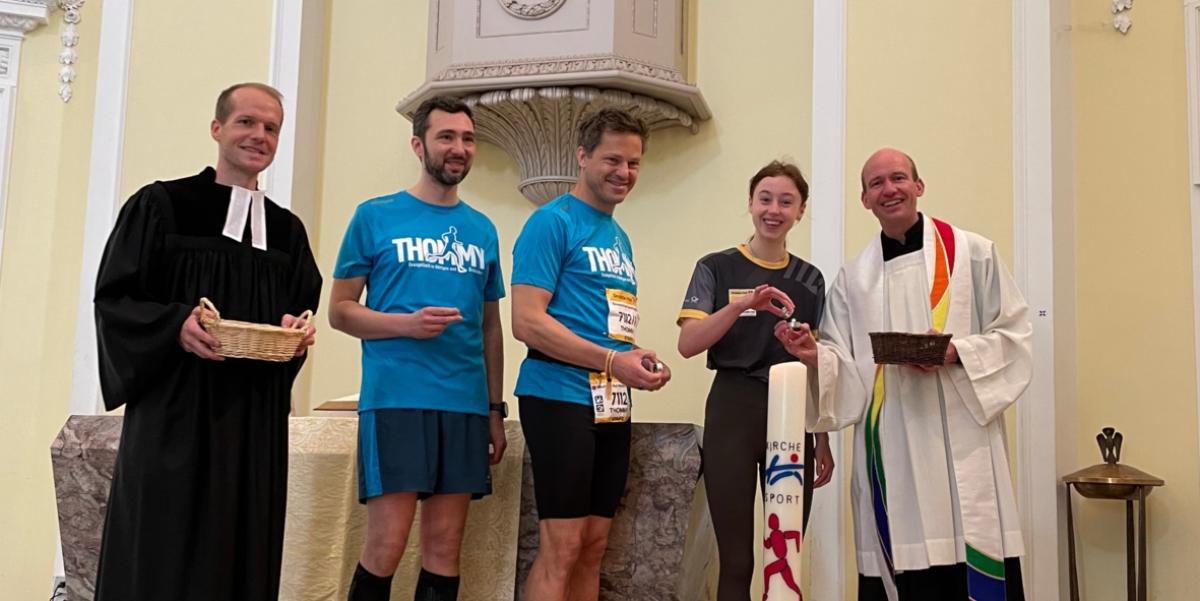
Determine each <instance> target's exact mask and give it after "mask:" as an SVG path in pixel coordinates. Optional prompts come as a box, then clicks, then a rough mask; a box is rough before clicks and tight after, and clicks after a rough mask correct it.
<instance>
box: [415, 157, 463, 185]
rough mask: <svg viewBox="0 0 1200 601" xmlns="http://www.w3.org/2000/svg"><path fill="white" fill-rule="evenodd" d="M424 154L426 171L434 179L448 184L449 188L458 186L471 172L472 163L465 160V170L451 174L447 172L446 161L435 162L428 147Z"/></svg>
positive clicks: (442, 183)
mask: <svg viewBox="0 0 1200 601" xmlns="http://www.w3.org/2000/svg"><path fill="white" fill-rule="evenodd" d="M424 155H425V161H424V163H425V172H426V173H428V174H429V175H430V176H432V177H433V179H435V180H437V182H438V183H439V184H441V185H443V186H446V187H447V188H449V187H453V186H457V185H458V184H460V183H461V182H462V181H463V180H464V179H467V174H468V173H470V172H471V164H470V163H466V162H464V163H463V172H462V173H461V174H459V175H450V174H449V173H446V162H445V161H442V162H440V163H435V162H434V160H433V157H431V156H429V149H428V148H426V149H425V151H424Z"/></svg>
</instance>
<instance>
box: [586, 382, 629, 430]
mask: <svg viewBox="0 0 1200 601" xmlns="http://www.w3.org/2000/svg"><path fill="white" fill-rule="evenodd" d="M608 381H609V380H608V378H607V377H605V376H604V374H597V373H591V374H588V382H589V384H590V385H591V389H592V409H593V411H594V412H595V422H596V423H597V424H608V423H614V422H627V421H629V413H630V411H629V410H630V407H631V403H630V402H629V387H628V386H626V385H624V384H622V383H621V382H620V380H617V379H613V380H612V394H611V395H610V394H609V389H608Z"/></svg>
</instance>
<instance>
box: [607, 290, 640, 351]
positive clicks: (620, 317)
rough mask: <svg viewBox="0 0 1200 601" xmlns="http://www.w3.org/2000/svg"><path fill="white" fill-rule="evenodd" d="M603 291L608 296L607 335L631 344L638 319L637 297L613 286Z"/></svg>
mask: <svg viewBox="0 0 1200 601" xmlns="http://www.w3.org/2000/svg"><path fill="white" fill-rule="evenodd" d="M604 293H605V295H606V296H607V297H608V337H609V338H612V339H613V340H620V341H622V342H628V343H630V344H633V343H634V335H635V334H636V333H637V327H638V321H639V317H638V309H637V297H636V296H634V295H632V294H630V293H628V292H626V291H624V290H618V289H615V288H609V289H608V290H605V291H604Z"/></svg>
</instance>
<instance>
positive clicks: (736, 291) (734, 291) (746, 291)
mask: <svg viewBox="0 0 1200 601" xmlns="http://www.w3.org/2000/svg"><path fill="white" fill-rule="evenodd" d="M750 294H754V289H753V288H730V289H729V302H730V303H733V302H734V301H736V300H738V299H739V298H742V297H743V296H747V295H750ZM755 315H758V311H755V310H754V309H746V310H745V311H742V314H741V315H738V317H754V316H755Z"/></svg>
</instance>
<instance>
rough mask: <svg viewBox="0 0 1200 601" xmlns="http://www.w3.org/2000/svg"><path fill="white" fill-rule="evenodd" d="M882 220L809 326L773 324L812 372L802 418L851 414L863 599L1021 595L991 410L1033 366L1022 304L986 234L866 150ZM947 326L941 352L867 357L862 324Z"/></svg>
mask: <svg viewBox="0 0 1200 601" xmlns="http://www.w3.org/2000/svg"><path fill="white" fill-rule="evenodd" d="M862 186H863V188H862V203H863V207H865V208H866V209H868V210H870V211H871V212H873V213H874V214H875V216H876V218H878V219H879V225H880V226H881V228H882V230H883V231H882V232H881V233H880V235H879V236H878V237H875V238H874V239H872V240H871V242H870V243H869V244H868V245H867V247H866V248H865V249H864V250H863V251H862V252H861V253H859V255H858V256H857V257H855V258H854V259H852V260H850V261H849V262H848V263H846V265H845V266H844V267H842V269H841V271H840V272H839V273H838V275H837V279H836V280H835V281H834V283H833V286H832V288H831V289H830V292H829V298H828V300H827V305H826V312H825V317H824V320H823V321H822V323H821V327H820V330H819V331H820V340H819V341H816V340H814V339H813V337H812V334H811V332H810V331H809V330H808V329H807V328H801V329H800V331H796V332H794V331H792V330H791V329H790V328H788V327H786V325H781V326H780V327H778V328H776V335H777V336H778V337H779V338H780V339H781V340H783V342H784V344H785V345H786V346H787V348H788V350H789V351H790V352H792V354H793V355H795V356H797V357H798V358H800V359H801V361H803V362H805V363H806V364H808V365H809V366H810V368H811V371H810V373H812V374H814V377H813V378H812V380H813V382H812V383H813V386H814V391H813V394H811V395H810V398H809V408H808V428H809V430H812V431H815V432H827V431H831V430H838V429H841V428H845V427H846V426H849V425H854V426H855V429H854V449H855V452H854V467H853V482H852V485H851V496H852V502H853V507H854V531H855V543H856V547H857V557H858V572H859V597H858V598H859V600H860V601H876V600H880V601H882V600H885V599H886V600H888V601H909V600H920V601H938V600H943V599H945V600H953V601H959V600H962V601H965V600H967V599H973V600H974V601H993V600H1007V601H1014V600H1016V601H1023V599H1024V596H1023V593H1022V585H1021V568H1020V561H1019V558H1020V556H1021V555H1022V554H1023V552H1024V551H1023V546H1022V541H1021V530H1020V524H1019V520H1018V515H1017V507H1016V502H1015V499H1014V495H1013V487H1012V482H1011V478H1010V475H1009V474H1010V471H1009V463H1008V457H1007V453H1006V448H1005V427H1004V417H1003V415H1004V410H1005V409H1007V408H1008V407H1009V406H1010V405H1012V403H1013V402H1014V401H1015V400H1016V399H1017V397H1018V396H1020V395H1021V393H1022V392H1024V390H1025V388H1026V387H1027V386H1028V385H1029V379H1030V376H1031V374H1032V351H1031V345H1030V337H1031V335H1032V327H1031V325H1030V323H1029V319H1028V315H1027V313H1028V307H1027V305H1026V304H1025V300H1024V299H1023V298H1022V296H1021V293H1020V291H1019V290H1017V287H1016V285H1015V284H1014V282H1013V279H1012V276H1011V275H1010V274H1009V272H1008V270H1007V269H1006V268H1005V267H1004V265H1003V263H1002V262H1001V261H1000V256H999V253H998V251H997V249H996V245H995V244H994V243H992V242H991V241H990V240H988V239H986V238H984V237H982V236H980V235H978V234H975V233H972V232H968V231H965V230H962V229H959V228H957V227H954V226H951V225H949V224H947V223H945V222H942V221H939V220H937V219H934V218H931V217H929V216H926V215H922V214H921V213H919V212H918V211H917V199H918V198H920V197H921V195H922V194H924V192H925V183H924V182H923V181H921V179H920V177H919V176H918V175H917V168H916V164H915V163H914V162H913V161H912V159H911V158H910V157H909V156H908V155H906V154H904V153H903V152H900V151H898V150H894V149H890V148H885V149H882V150H879V151H877V152H876V153H875V154H873V155H871V158H870V159H868V160H867V162H866V164H865V165H864V166H863V171H862ZM934 330H936V331H939V332H945V333H949V334H951V335H952V336H953V338H952V340H951V342H950V344H949V346H948V348H947V349H946V353H945V360H944V362H943V364H942V365H937V366H921V367H918V366H907V365H876V364H875V360H874V355H873V352H872V349H871V340H870V337H869V336H868V334H869V333H870V332H911V333H926V332H931V331H934Z"/></svg>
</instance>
